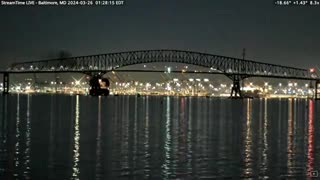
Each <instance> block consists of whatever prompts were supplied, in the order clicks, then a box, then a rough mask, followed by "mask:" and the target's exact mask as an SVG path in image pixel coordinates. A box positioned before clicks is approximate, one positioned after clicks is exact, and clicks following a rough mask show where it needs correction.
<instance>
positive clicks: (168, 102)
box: [162, 97, 171, 179]
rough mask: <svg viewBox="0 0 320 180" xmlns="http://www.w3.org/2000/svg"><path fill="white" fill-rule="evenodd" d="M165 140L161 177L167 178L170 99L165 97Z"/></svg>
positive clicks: (169, 148)
mask: <svg viewBox="0 0 320 180" xmlns="http://www.w3.org/2000/svg"><path fill="white" fill-rule="evenodd" d="M166 118H167V119H166V139H165V144H164V151H165V162H164V164H163V165H162V171H163V176H165V177H166V178H165V179H168V178H169V175H170V174H169V169H170V168H169V166H170V152H171V130H170V128H171V116H170V97H167V114H166Z"/></svg>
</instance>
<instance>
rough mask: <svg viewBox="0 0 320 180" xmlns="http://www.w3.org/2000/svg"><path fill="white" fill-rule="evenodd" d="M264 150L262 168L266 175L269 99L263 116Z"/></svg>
mask: <svg viewBox="0 0 320 180" xmlns="http://www.w3.org/2000/svg"><path fill="white" fill-rule="evenodd" d="M263 119H264V121H263V150H262V156H263V159H262V166H263V171H264V173H266V172H267V169H268V159H269V158H268V150H269V144H268V99H265V100H264V116H263Z"/></svg>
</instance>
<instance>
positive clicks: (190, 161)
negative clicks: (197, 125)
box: [187, 97, 193, 171]
mask: <svg viewBox="0 0 320 180" xmlns="http://www.w3.org/2000/svg"><path fill="white" fill-rule="evenodd" d="M192 110H193V109H192V103H191V97H190V98H189V102H188V111H189V114H188V134H187V145H188V158H187V161H188V162H187V168H188V170H189V171H190V170H191V169H192V158H193V157H192V156H193V155H192V113H193V112H192Z"/></svg>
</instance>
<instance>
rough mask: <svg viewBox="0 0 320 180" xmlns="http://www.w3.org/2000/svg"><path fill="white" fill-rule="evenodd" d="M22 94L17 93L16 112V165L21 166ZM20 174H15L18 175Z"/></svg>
mask: <svg viewBox="0 0 320 180" xmlns="http://www.w3.org/2000/svg"><path fill="white" fill-rule="evenodd" d="M19 128H20V96H19V94H18V95H17V114H16V140H17V141H16V144H15V155H14V156H15V158H14V161H15V167H16V168H17V169H18V166H19V150H20V130H19ZM17 175H18V174H15V176H17Z"/></svg>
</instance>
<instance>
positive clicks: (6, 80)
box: [3, 72, 9, 94]
mask: <svg viewBox="0 0 320 180" xmlns="http://www.w3.org/2000/svg"><path fill="white" fill-rule="evenodd" d="M3 94H9V73H7V72H5V73H4V74H3Z"/></svg>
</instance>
